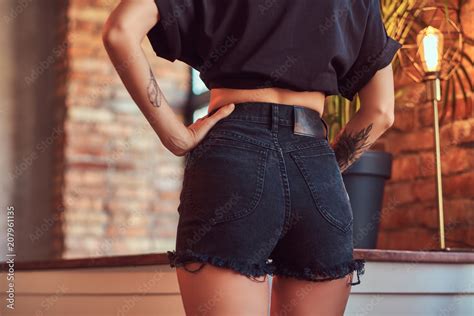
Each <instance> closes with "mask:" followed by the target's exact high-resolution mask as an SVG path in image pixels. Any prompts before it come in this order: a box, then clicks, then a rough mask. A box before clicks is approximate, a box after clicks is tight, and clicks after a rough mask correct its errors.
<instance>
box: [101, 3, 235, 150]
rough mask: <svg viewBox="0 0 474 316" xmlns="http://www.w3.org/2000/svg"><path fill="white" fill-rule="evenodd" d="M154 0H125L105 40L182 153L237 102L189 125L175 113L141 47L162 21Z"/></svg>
mask: <svg viewBox="0 0 474 316" xmlns="http://www.w3.org/2000/svg"><path fill="white" fill-rule="evenodd" d="M158 20H159V12H158V8H157V6H156V4H155V2H154V0H122V1H121V2H120V3H119V4H118V6H117V7H116V8H115V9H114V10H113V12H112V13H111V14H110V16H109V17H108V19H107V21H106V22H105V25H104V28H103V30H102V41H103V43H104V47H105V49H106V51H107V54H108V55H109V57H110V60H111V61H112V63H113V65H114V67H115V69H116V70H117V72H118V74H119V76H120V78H121V80H122V82H123V83H124V85H125V87H126V89H127V91H128V92H129V93H130V96H131V97H132V99H133V100H134V101H135V103H136V104H137V105H138V107H139V108H140V110H141V112H142V113H143V115H144V116H145V118H146V119H147V120H148V122H149V124H150V125H151V126H152V128H153V129H154V131H155V132H156V133H157V135H158V137H159V138H160V140H161V142H162V143H163V145H164V146H165V147H166V148H168V149H169V150H170V151H171V152H172V153H173V154H175V155H177V156H182V155H184V154H186V152H188V151H189V150H191V149H192V148H194V147H195V146H196V145H197V144H198V143H199V142H200V141H201V140H202V139H203V138H204V137H205V136H206V134H207V133H208V131H209V130H210V129H211V128H212V127H213V126H214V124H215V123H217V122H218V121H219V120H220V119H222V118H224V117H226V116H227V115H229V114H230V113H231V112H232V110H233V108H234V105H233V104H229V105H227V106H225V107H222V108H220V109H219V110H218V111H217V112H216V113H214V114H213V115H212V116H209V117H207V116H206V117H204V118H202V119H200V120H198V121H196V122H195V123H193V124H191V125H189V126H188V127H186V126H185V125H184V124H183V123H182V122H181V120H179V119H178V117H177V116H176V115H175V113H174V112H173V110H172V109H171V107H170V106H169V104H168V102H167V100H166V98H165V97H164V96H163V93H162V92H161V89H160V87H159V85H158V83H157V81H156V78H155V76H154V74H153V70H152V69H151V67H150V65H149V63H148V60H147V58H146V56H145V53H144V51H143V49H142V47H141V43H142V41H143V38H144V37H145V36H146V34H147V32H148V31H149V30H150V29H151V28H152V27H153V26H154V25H155V24H156V23H157V22H158Z"/></svg>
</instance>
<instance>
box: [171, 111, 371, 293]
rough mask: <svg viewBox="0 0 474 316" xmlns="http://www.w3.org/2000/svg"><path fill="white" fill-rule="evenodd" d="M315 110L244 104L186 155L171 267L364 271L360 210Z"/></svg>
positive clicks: (262, 272)
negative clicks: (356, 243)
mask: <svg viewBox="0 0 474 316" xmlns="http://www.w3.org/2000/svg"><path fill="white" fill-rule="evenodd" d="M327 131H328V129H327V124H326V122H325V121H324V120H323V119H322V118H321V117H320V114H319V113H318V112H317V111H314V110H311V109H308V108H304V107H300V106H294V105H286V104H278V103H267V102H245V103H238V104H236V105H235V109H234V111H233V112H232V113H231V114H230V115H229V116H227V117H225V118H224V119H222V120H220V121H219V122H218V123H217V124H216V125H215V126H214V127H213V128H212V129H211V130H210V131H209V133H208V134H207V135H206V137H205V138H204V139H203V140H202V141H201V142H200V143H199V144H198V145H197V146H196V147H194V148H193V149H192V150H191V151H189V152H188V153H187V154H186V156H185V158H186V160H185V161H186V163H185V169H184V177H183V183H182V185H183V186H182V190H181V194H180V204H179V207H178V210H177V211H178V213H179V221H178V226H177V239H176V250H173V251H168V252H167V254H168V258H169V259H170V265H171V267H179V266H184V267H185V268H186V263H189V262H200V263H201V265H200V266H199V268H198V269H195V270H191V269H187V270H188V271H191V272H195V273H197V272H198V271H199V270H200V269H201V268H202V267H203V266H204V265H205V264H206V263H208V264H212V265H215V266H219V267H225V268H229V269H232V270H234V271H236V272H238V273H240V274H242V275H245V276H247V277H249V278H251V279H253V280H255V278H256V277H258V276H266V275H267V274H270V275H279V276H286V277H293V278H298V279H303V280H310V281H325V280H331V279H338V278H342V277H344V276H346V275H348V274H349V273H353V271H357V282H353V283H351V285H356V284H359V283H360V279H359V275H360V274H363V273H364V264H365V260H363V259H354V258H353V225H352V224H353V214H352V208H351V205H350V200H349V195H348V194H347V191H346V188H345V186H344V182H343V179H342V175H341V172H340V169H339V166H338V163H337V160H336V157H335V153H334V151H333V149H332V147H331V146H330V145H329V142H328V137H327Z"/></svg>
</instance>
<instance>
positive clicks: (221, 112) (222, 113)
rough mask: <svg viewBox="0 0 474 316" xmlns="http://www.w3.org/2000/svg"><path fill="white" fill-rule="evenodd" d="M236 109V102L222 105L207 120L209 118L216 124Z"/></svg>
mask: <svg viewBox="0 0 474 316" xmlns="http://www.w3.org/2000/svg"><path fill="white" fill-rule="evenodd" d="M234 109H235V104H234V103H230V104H227V105H224V106H221V107H220V108H219V109H218V110H217V111H216V112H215V113H214V114H212V115H211V116H209V117H207V118H206V120H208V121H209V122H210V123H212V125H214V124H215V123H217V121H219V120H221V119H223V118H224V117H226V116H228V115H229V114H230V113H232V111H234Z"/></svg>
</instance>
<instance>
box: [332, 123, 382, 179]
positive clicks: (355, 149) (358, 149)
mask: <svg viewBox="0 0 474 316" xmlns="http://www.w3.org/2000/svg"><path fill="white" fill-rule="evenodd" d="M372 126H373V124H372V123H371V124H370V125H369V126H367V127H366V128H364V129H362V130H360V131H359V132H356V133H353V134H350V133H348V132H347V131H346V130H345V129H344V130H343V131H342V133H341V134H340V135H339V136H338V137H337V139H336V140H335V142H334V147H333V149H334V152H335V154H336V159H337V163H338V164H339V167H340V169H341V172H343V171H344V170H346V169H347V168H349V166H350V165H351V164H352V163H353V162H354V161H355V160H357V159H358V158H359V156H360V155H362V153H363V151H364V150H366V149H367V148H369V147H370V146H371V145H372V144H370V143H368V142H367V139H368V138H369V134H370V131H371V130H372Z"/></svg>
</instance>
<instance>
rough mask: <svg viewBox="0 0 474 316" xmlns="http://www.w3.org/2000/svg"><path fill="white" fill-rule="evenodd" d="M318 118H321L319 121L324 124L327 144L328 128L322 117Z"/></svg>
mask: <svg viewBox="0 0 474 316" xmlns="http://www.w3.org/2000/svg"><path fill="white" fill-rule="evenodd" d="M320 118H321V121H322V122H323V124H324V127H325V128H326V140H327V141H328V142H329V127H328V124H327V123H326V121H325V120H324V119H323V117H322V116H320Z"/></svg>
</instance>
